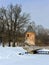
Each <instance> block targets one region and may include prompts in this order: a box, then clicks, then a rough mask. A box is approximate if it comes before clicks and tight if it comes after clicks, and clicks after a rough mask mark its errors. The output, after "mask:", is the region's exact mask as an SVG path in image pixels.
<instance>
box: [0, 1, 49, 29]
mask: <svg viewBox="0 0 49 65" xmlns="http://www.w3.org/2000/svg"><path fill="white" fill-rule="evenodd" d="M10 3H12V4H14V5H15V4H21V5H22V11H23V12H26V13H30V16H31V20H32V21H35V23H36V24H37V25H40V24H41V25H43V26H44V27H45V28H49V0H0V7H2V6H5V7H7V5H10Z"/></svg>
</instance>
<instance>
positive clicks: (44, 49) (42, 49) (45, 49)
mask: <svg viewBox="0 0 49 65" xmlns="http://www.w3.org/2000/svg"><path fill="white" fill-rule="evenodd" d="M38 51H49V49H45V48H43V49H39V50H38Z"/></svg>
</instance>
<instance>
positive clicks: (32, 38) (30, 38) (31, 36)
mask: <svg viewBox="0 0 49 65" xmlns="http://www.w3.org/2000/svg"><path fill="white" fill-rule="evenodd" d="M25 41H26V42H27V43H28V44H29V45H35V33H33V32H27V33H26V36H25Z"/></svg>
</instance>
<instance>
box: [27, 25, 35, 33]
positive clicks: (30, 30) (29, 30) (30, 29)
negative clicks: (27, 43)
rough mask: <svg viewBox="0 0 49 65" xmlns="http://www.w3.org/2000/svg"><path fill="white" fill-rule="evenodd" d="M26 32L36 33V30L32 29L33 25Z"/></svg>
mask: <svg viewBox="0 0 49 65" xmlns="http://www.w3.org/2000/svg"><path fill="white" fill-rule="evenodd" d="M26 32H34V30H33V28H32V26H31V25H29V26H28V28H27V31H26Z"/></svg>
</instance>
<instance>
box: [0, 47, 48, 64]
mask: <svg viewBox="0 0 49 65" xmlns="http://www.w3.org/2000/svg"><path fill="white" fill-rule="evenodd" d="M25 52H27V51H26V50H24V49H23V48H22V47H0V65H49V55H40V54H39V55H38V54H25ZM19 53H22V55H19Z"/></svg>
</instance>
